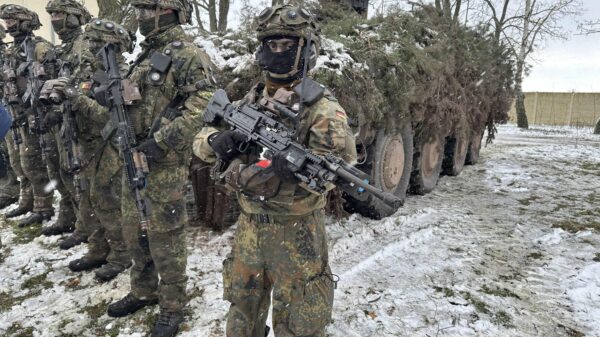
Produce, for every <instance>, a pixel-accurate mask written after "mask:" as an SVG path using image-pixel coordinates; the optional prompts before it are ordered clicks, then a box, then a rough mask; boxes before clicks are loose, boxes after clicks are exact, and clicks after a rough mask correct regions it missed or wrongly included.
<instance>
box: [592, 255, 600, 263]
mask: <svg viewBox="0 0 600 337" xmlns="http://www.w3.org/2000/svg"><path fill="white" fill-rule="evenodd" d="M592 260H594V261H595V262H600V253H596V256H595V257H594V258H593V259H592Z"/></svg>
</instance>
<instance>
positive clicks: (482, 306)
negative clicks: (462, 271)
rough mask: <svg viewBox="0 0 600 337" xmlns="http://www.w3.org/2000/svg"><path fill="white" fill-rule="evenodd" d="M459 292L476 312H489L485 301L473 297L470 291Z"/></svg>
mask: <svg viewBox="0 0 600 337" xmlns="http://www.w3.org/2000/svg"><path fill="white" fill-rule="evenodd" d="M460 294H461V295H462V297H463V298H464V299H465V300H467V301H468V302H469V303H471V304H472V305H473V306H474V307H475V310H477V312H480V313H482V314H490V310H489V309H488V306H487V304H486V303H485V302H483V301H482V300H480V299H478V298H475V297H473V295H471V293H469V292H466V291H461V292H460Z"/></svg>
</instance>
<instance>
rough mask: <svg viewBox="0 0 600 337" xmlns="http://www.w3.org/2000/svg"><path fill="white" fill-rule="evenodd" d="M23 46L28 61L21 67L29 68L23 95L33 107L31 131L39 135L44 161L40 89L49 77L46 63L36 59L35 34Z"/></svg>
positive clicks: (42, 111)
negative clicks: (45, 66) (45, 67)
mask: <svg viewBox="0 0 600 337" xmlns="http://www.w3.org/2000/svg"><path fill="white" fill-rule="evenodd" d="M21 48H22V49H23V50H24V51H25V56H26V58H27V59H26V63H25V64H24V65H23V64H22V65H20V66H19V68H25V67H26V68H27V90H26V91H25V95H23V103H24V104H25V106H29V108H31V109H33V111H34V114H33V116H32V117H33V119H32V120H30V121H29V131H30V132H32V133H37V134H38V135H39V142H40V148H41V150H42V161H43V162H44V163H45V162H46V151H47V149H46V141H45V140H44V137H43V135H44V134H45V133H46V132H47V130H46V127H45V125H44V110H43V109H44V108H43V107H42V105H41V104H40V100H39V98H40V91H41V90H42V86H43V85H44V81H45V80H46V79H47V76H46V71H45V69H44V65H43V64H41V63H40V62H38V61H36V59H35V41H34V38H33V36H31V35H30V36H28V37H27V38H26V39H25V40H24V41H23V43H22V44H21Z"/></svg>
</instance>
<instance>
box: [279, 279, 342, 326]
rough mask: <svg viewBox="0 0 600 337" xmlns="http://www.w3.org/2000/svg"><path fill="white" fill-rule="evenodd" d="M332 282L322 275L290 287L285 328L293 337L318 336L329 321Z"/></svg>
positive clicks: (331, 303) (331, 305)
mask: <svg viewBox="0 0 600 337" xmlns="http://www.w3.org/2000/svg"><path fill="white" fill-rule="evenodd" d="M333 292H334V280H333V278H332V275H331V274H327V273H322V274H319V275H317V276H315V277H314V278H312V279H310V280H308V281H299V282H296V283H295V284H294V285H293V287H292V294H291V296H292V298H291V303H289V305H288V306H287V310H288V320H287V326H286V327H285V328H287V329H289V331H290V332H291V333H292V334H293V335H294V336H320V334H322V333H323V332H324V330H325V327H326V326H327V324H329V322H330V321H331V311H332V307H333Z"/></svg>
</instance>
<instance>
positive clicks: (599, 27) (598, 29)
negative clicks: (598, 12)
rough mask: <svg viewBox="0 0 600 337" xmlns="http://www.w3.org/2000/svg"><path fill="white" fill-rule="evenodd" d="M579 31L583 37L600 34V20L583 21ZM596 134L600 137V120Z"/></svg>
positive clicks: (599, 119) (595, 129)
mask: <svg viewBox="0 0 600 337" xmlns="http://www.w3.org/2000/svg"><path fill="white" fill-rule="evenodd" d="M577 29H578V30H579V33H580V34H583V35H592V34H597V33H600V19H596V20H587V21H583V22H581V23H580V24H579V25H578V27H577ZM594 134H595V135H600V118H598V120H597V121H596V126H595V127H594Z"/></svg>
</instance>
